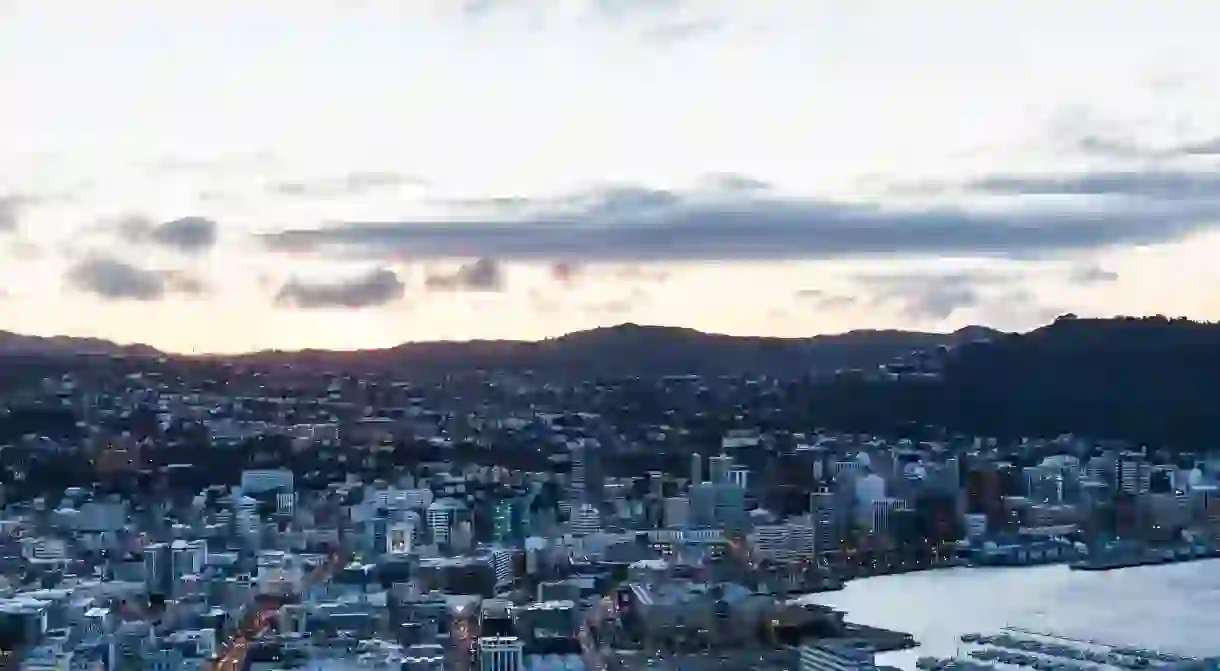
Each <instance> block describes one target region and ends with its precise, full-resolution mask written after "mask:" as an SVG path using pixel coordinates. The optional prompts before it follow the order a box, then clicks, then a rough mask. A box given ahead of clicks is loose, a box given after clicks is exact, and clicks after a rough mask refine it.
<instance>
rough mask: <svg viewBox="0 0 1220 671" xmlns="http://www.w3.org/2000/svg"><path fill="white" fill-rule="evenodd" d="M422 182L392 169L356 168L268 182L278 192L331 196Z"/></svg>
mask: <svg viewBox="0 0 1220 671" xmlns="http://www.w3.org/2000/svg"><path fill="white" fill-rule="evenodd" d="M422 184H424V181H423V180H421V179H419V178H418V177H409V176H407V175H400V174H398V173H395V172H383V171H357V172H351V173H348V174H346V175H343V176H341V177H337V178H333V179H323V180H315V181H291V182H277V183H275V184H272V185H271V187H270V190H271V191H272V193H275V194H277V195H281V196H297V197H311V198H334V197H342V196H358V195H363V194H366V193H369V192H371V191H376V190H379V189H392V188H396V187H400V186H405V185H422Z"/></svg>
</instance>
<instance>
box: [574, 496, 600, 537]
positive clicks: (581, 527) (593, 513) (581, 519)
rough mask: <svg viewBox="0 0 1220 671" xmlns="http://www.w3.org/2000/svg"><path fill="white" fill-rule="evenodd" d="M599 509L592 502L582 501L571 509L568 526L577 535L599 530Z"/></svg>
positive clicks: (593, 532)
mask: <svg viewBox="0 0 1220 671" xmlns="http://www.w3.org/2000/svg"><path fill="white" fill-rule="evenodd" d="M601 517H602V516H601V511H600V510H598V508H597V506H595V505H593V504H592V503H582V504H580V506H579V507H577V508H576V509H575V510H573V511H572V521H571V522H570V523H569V525H568V526H569V527H571V529H572V533H573V534H575V535H577V536H588V535H590V534H595V533H597V532H598V531H601V528H602V520H601Z"/></svg>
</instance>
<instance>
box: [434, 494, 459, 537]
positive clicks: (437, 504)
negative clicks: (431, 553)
mask: <svg viewBox="0 0 1220 671" xmlns="http://www.w3.org/2000/svg"><path fill="white" fill-rule="evenodd" d="M464 508H465V506H464V505H462V503H461V502H460V501H457V500H456V499H437V500H435V501H433V502H432V503H431V504H430V505H429V506H428V514H427V522H428V530H429V531H430V532H431V533H432V542H433V543H441V544H447V543H449V541H450V538H451V536H452V534H453V527H454V524H455V522H456V521H457V516H458V512H460V511H461V510H462V509H464Z"/></svg>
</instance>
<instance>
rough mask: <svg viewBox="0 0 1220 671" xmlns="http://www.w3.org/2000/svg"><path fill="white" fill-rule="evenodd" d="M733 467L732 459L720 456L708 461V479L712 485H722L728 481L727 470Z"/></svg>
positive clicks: (724, 455)
mask: <svg viewBox="0 0 1220 671" xmlns="http://www.w3.org/2000/svg"><path fill="white" fill-rule="evenodd" d="M732 467H733V457H730V456H729V455H727V454H720V455H717V456H714V457H712V458H711V459H708V479H709V480H710V481H711V483H712V484H714V485H723V484H726V483H728V481H729V469H731V468H732Z"/></svg>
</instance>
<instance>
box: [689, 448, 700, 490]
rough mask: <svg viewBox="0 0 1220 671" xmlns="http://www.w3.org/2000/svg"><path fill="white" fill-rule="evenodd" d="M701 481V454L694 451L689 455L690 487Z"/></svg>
mask: <svg viewBox="0 0 1220 671" xmlns="http://www.w3.org/2000/svg"><path fill="white" fill-rule="evenodd" d="M700 482H703V455H701V454H699V453H698V452H695V453H694V454H692V455H690V484H691V486H692V487H694V486H695V485H697V484H699V483H700Z"/></svg>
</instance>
